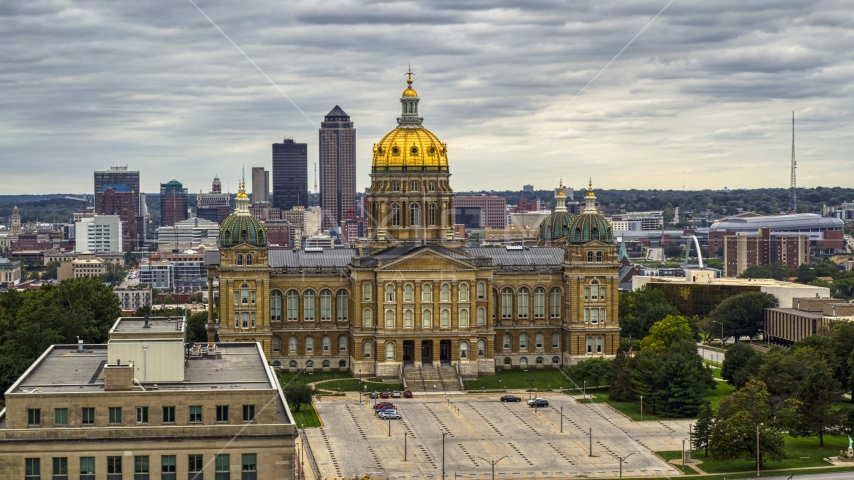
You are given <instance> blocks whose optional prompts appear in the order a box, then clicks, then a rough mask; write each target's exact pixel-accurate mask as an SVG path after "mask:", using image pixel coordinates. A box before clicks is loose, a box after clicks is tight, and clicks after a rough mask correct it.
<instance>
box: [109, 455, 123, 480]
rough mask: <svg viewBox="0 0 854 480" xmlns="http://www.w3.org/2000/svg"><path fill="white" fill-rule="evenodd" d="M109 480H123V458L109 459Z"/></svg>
mask: <svg viewBox="0 0 854 480" xmlns="http://www.w3.org/2000/svg"><path fill="white" fill-rule="evenodd" d="M107 480H122V457H107Z"/></svg>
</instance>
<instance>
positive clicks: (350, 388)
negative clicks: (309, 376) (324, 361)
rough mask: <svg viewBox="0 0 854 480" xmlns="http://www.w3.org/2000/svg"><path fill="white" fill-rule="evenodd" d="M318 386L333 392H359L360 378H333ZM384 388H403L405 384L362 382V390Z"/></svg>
mask: <svg viewBox="0 0 854 480" xmlns="http://www.w3.org/2000/svg"><path fill="white" fill-rule="evenodd" d="M365 385H367V386H368V389H367V390H365ZM317 388H319V389H322V390H329V391H332V392H337V391H341V392H357V391H359V380H358V379H356V378H347V379H341V380H332V381H329V382H323V383H321V384H318V385H317ZM384 390H388V391H392V390H403V384H402V383H389V382H365V381H363V382H362V392H375V391H376V392H382V391H384Z"/></svg>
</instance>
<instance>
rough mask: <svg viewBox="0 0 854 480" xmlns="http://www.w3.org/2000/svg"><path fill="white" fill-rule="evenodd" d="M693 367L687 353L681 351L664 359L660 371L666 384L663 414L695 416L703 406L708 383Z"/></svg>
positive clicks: (662, 407)
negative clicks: (706, 383)
mask: <svg viewBox="0 0 854 480" xmlns="http://www.w3.org/2000/svg"><path fill="white" fill-rule="evenodd" d="M694 354H695V355H696V352H695V353H694ZM693 367H694V366H693V365H691V362H690V360H689V359H688V358H687V357H686V355H684V354H683V353H682V352H679V351H677V352H673V353H672V354H671V355H668V356H667V357H666V358H665V359H664V362H663V364H662V365H661V371H660V373H659V375H660V376H661V377H662V383H663V384H664V389H663V391H662V392H661V395H660V397H661V415H662V416H665V417H693V416H694V415H697V413H698V412H699V411H700V409H701V408H702V406H703V403H704V401H705V397H704V393H705V391H706V385H705V383H704V382H703V377H702V376H701V375H697V371H696V370H695V368H693ZM701 369H702V367H701Z"/></svg>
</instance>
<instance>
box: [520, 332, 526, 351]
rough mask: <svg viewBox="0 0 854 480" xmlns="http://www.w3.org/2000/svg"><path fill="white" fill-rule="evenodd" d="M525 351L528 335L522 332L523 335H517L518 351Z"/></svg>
mask: <svg viewBox="0 0 854 480" xmlns="http://www.w3.org/2000/svg"><path fill="white" fill-rule="evenodd" d="M527 349H528V334H527V333H524V332H523V333H520V334H519V350H520V351H525V350H527Z"/></svg>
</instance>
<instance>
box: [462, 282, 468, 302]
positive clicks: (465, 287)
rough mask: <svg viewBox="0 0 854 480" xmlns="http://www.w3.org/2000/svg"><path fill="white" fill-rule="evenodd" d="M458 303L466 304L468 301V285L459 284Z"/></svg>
mask: <svg viewBox="0 0 854 480" xmlns="http://www.w3.org/2000/svg"><path fill="white" fill-rule="evenodd" d="M460 301H461V302H468V301H469V284H468V283H461V284H460Z"/></svg>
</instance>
